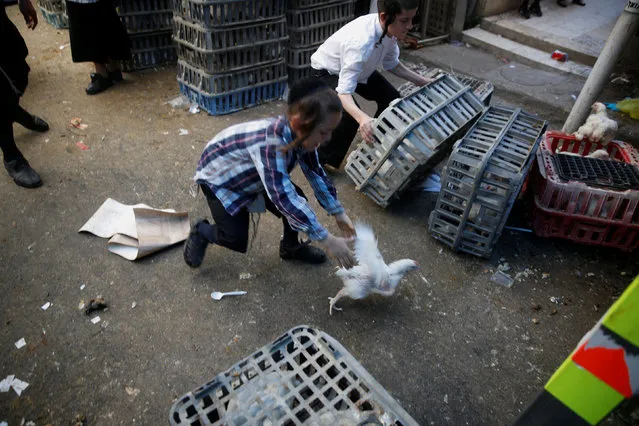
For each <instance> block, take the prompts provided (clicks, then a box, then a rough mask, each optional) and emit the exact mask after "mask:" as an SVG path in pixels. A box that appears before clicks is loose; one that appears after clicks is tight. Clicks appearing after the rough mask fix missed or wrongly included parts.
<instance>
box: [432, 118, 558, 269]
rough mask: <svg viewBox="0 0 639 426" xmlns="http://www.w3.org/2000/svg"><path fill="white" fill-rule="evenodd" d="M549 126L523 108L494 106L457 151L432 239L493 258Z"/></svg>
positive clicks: (445, 177)
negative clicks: (492, 255)
mask: <svg viewBox="0 0 639 426" xmlns="http://www.w3.org/2000/svg"><path fill="white" fill-rule="evenodd" d="M546 126H547V123H546V122H545V121H544V120H541V119H539V118H537V117H534V116H532V115H529V114H526V113H525V112H523V111H522V110H521V109H516V110H512V109H507V108H501V107H490V108H489V109H488V110H487V111H486V112H485V113H484V114H483V115H482V117H481V118H480V119H479V120H478V121H477V123H476V124H475V125H474V126H473V128H472V129H471V130H470V131H469V132H468V133H467V134H466V135H465V136H464V138H463V139H461V140H459V141H458V142H457V143H456V144H455V147H454V148H453V152H452V154H451V156H450V159H449V160H448V164H447V165H446V167H445V168H444V170H443V172H442V189H441V191H440V193H439V196H438V198H437V203H436V204H435V209H434V210H433V211H432V212H431V215H430V220H429V231H430V233H431V235H432V236H433V237H435V238H436V239H437V240H439V241H441V242H443V243H444V244H446V245H448V246H449V247H451V248H453V249H454V250H459V251H463V252H466V253H471V254H474V255H476V256H482V257H490V255H491V254H492V252H493V249H494V247H495V244H496V242H497V240H498V239H499V236H500V235H501V232H502V229H503V227H504V224H505V223H506V219H507V218H508V215H509V213H510V210H511V208H512V206H513V204H514V202H515V200H516V199H517V196H518V194H519V191H520V190H521V186H522V185H523V183H524V180H525V179H526V175H527V174H528V170H529V169H530V165H531V164H532V162H533V159H534V158H535V151H536V150H537V147H538V146H539V142H540V140H541V138H542V135H543V134H544V132H545V130H546Z"/></svg>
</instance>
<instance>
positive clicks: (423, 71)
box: [397, 63, 495, 105]
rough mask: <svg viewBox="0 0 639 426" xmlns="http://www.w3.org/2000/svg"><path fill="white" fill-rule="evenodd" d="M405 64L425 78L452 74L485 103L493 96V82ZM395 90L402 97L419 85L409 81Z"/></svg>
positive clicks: (418, 65) (423, 66) (419, 65)
mask: <svg viewBox="0 0 639 426" xmlns="http://www.w3.org/2000/svg"><path fill="white" fill-rule="evenodd" d="M405 65H406V67H407V68H409V69H411V70H412V71H415V72H416V73H418V74H420V75H423V76H424V77H427V78H437V77H439V76H440V75H442V74H448V75H452V76H453V77H455V78H456V79H457V80H459V82H460V83H462V84H464V85H466V86H470V88H471V89H472V90H473V93H475V95H476V96H477V97H478V98H479V99H481V101H482V102H483V103H484V104H485V105H490V100H491V98H492V96H493V92H494V91H495V86H493V84H492V83H491V82H490V81H486V80H479V79H476V78H473V77H469V76H467V75H463V74H451V73H447V72H445V71H442V70H441V69H439V68H434V67H427V66H425V65H421V64H411V63H406V64H405ZM397 90H398V91H399V94H400V95H401V96H402V97H404V96H408V95H410V94H411V93H413V92H415V91H417V90H419V87H418V86H416V85H415V84H413V83H411V82H410V81H409V82H406V83H404V84H402V85H401V86H399V88H398V89H397Z"/></svg>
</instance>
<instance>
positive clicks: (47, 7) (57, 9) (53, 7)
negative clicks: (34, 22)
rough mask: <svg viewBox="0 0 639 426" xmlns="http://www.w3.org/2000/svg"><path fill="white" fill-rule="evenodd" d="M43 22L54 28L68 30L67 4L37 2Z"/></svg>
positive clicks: (50, 0) (61, 0)
mask: <svg viewBox="0 0 639 426" xmlns="http://www.w3.org/2000/svg"><path fill="white" fill-rule="evenodd" d="M38 5H39V6H40V12H42V16H43V17H44V20H45V21H47V22H48V23H49V24H51V25H53V26H54V27H55V28H58V29H59V28H69V18H68V16H67V4H66V2H65V0H38Z"/></svg>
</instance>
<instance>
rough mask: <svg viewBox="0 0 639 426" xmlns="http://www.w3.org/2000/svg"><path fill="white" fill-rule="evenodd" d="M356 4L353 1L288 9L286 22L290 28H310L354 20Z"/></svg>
mask: <svg viewBox="0 0 639 426" xmlns="http://www.w3.org/2000/svg"><path fill="white" fill-rule="evenodd" d="M354 6H355V5H354V4H353V2H351V1H343V2H340V3H330V4H324V5H321V6H316V7H312V8H308V9H288V10H287V11H286V20H287V22H288V26H289V28H310V27H313V26H318V25H322V24H324V23H326V22H331V21H336V20H340V19H348V20H350V19H353V14H354Z"/></svg>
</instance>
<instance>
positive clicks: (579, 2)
mask: <svg viewBox="0 0 639 426" xmlns="http://www.w3.org/2000/svg"><path fill="white" fill-rule="evenodd" d="M572 3H573V4H576V5H579V6H585V5H586V3H584V2H583V0H572Z"/></svg>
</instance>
